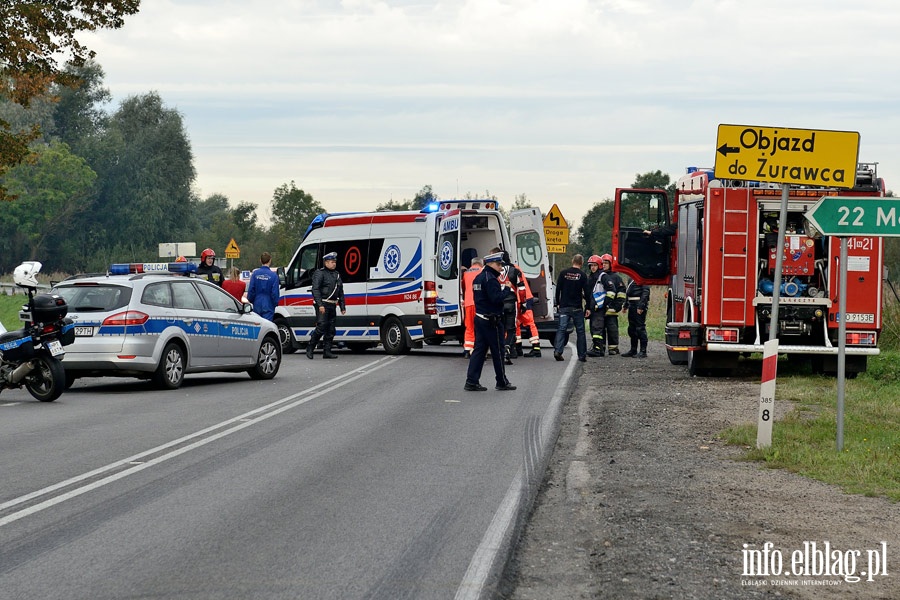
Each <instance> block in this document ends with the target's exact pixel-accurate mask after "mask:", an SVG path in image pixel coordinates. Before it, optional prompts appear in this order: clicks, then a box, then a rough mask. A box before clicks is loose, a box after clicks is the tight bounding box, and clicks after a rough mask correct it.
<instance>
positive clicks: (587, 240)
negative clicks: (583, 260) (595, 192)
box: [573, 198, 615, 257]
mask: <svg viewBox="0 0 900 600" xmlns="http://www.w3.org/2000/svg"><path fill="white" fill-rule="evenodd" d="M614 207H615V203H614V202H613V201H612V200H611V199H609V198H607V199H606V200H603V201H602V202H596V203H594V205H593V206H591V208H590V209H589V210H588V211H587V213H586V214H585V215H584V218H582V219H581V224H580V225H579V226H578V229H576V230H575V236H574V237H575V244H574V248H573V250H574V252H573V254H576V253H580V254H583V255H584V256H585V257H588V256H590V255H591V254H604V253H606V252H610V251H611V250H612V228H613V208H614Z"/></svg>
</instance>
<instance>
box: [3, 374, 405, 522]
mask: <svg viewBox="0 0 900 600" xmlns="http://www.w3.org/2000/svg"><path fill="white" fill-rule="evenodd" d="M397 360H400V358H398V357H385V358H380V359H378V360H376V361H375V362H373V363H369V364H367V365H365V366H363V367H360V368H358V369H354V370H353V371H349V372H347V373H343V374H341V375H339V376H338V377H334V378H333V379H329V380H328V381H324V382H322V383H320V384H318V385H315V386H313V387H311V388H309V389H308V390H303V391H301V392H297V393H296V394H291V395H290V396H286V397H284V398H282V399H280V400H276V401H275V402H272V403H271V404H267V405H265V406H261V407H259V408H256V409H254V410H251V411H249V412H247V413H244V414H242V415H238V416H237V417H234V418H231V419H228V420H226V421H222V422H221V423H217V424H216V425H212V426H211V427H207V428H205V429H201V430H200V431H197V432H194V433H192V434H190V435H186V436H184V437H181V438H179V439H177V440H173V441H171V442H168V443H166V444H163V445H161V446H157V447H156V448H152V449H150V450H147V451H145V452H141V453H140V454H135V455H134V456H129V457H128V458H125V459H122V460H119V461H116V462H114V463H110V464H108V465H106V466H103V467H100V468H98V469H94V470H93V471H89V472H87V473H82V474H81V475H77V476H75V477H72V478H70V479H66V480H65V481H61V482H59V483H55V484H53V485H51V486H48V487H45V488H43V489H40V490H37V491H34V492H31V493H30V494H25V495H24V496H19V497H18V498H13V499H12V500H8V501H6V502H4V503H2V504H0V511H2V510H6V509H7V508H10V507H13V506H16V505H19V504H22V503H24V502H28V501H29V500H33V499H35V498H38V497H40V496H44V495H46V494H49V493H51V492H55V491H56V490H59V489H61V488H64V487H67V486H70V485H72V484H74V483H78V482H79V481H83V480H85V479H90V478H91V477H95V476H97V475H100V474H102V473H105V472H107V471H111V470H113V469H117V468H120V467H122V466H124V465H133V466H131V467H130V468H128V469H125V470H124V471H120V472H118V473H114V474H112V475H109V476H107V477H104V478H103V479H99V480H97V481H94V482H93V483H89V484H86V485H84V486H82V487H79V488H76V489H73V490H71V491H68V492H66V493H64V494H60V495H59V496H54V497H52V498H48V499H47V500H44V501H43V502H39V503H38V504H35V505H33V506H29V507H28V508H24V509H22V510H19V511H17V512H14V513H10V514H9V515H7V516H5V517H2V518H0V527H3V526H4V525H8V524H9V523H13V522H15V521H18V520H19V519H22V518H24V517H27V516H29V515H32V514H34V513H37V512H40V511H42V510H44V509H47V508H50V507H51V506H55V505H57V504H60V503H62V502H65V501H66V500H70V499H72V498H75V497H77V496H80V495H82V494H85V493H87V492H90V491H91V490H95V489H97V488H100V487H103V486H105V485H108V484H110V483H113V482H114V481H118V480H119V479H123V478H124V477H128V476H129V475H134V474H135V473H138V472H140V471H143V470H144V469H147V468H150V467H152V466H154V465H157V464H160V463H163V462H165V461H167V460H169V459H172V458H175V457H176V456H180V455H182V454H185V453H187V452H190V451H191V450H195V449H197V448H200V447H201V446H205V445H206V444H209V443H210V442H213V441H215V440H218V439H220V438H223V437H225V436H228V435H231V434H232V433H236V432H238V431H240V430H242V429H245V428H247V427H249V426H251V425H253V424H255V423H260V422H262V421H264V420H266V419H268V418H270V417H274V416H275V415H278V414H280V413H282V412H285V411H287V410H290V409H292V408H295V407H297V406H300V405H301V404H305V403H307V402H309V401H310V400H314V399H316V398H318V397H319V396H322V395H324V394H326V393H328V392H330V391H332V390H334V389H335V388H339V387H343V386H345V385H347V384H349V383H352V382H353V381H356V380H357V379H359V378H361V377H364V376H365V375H367V374H368V373H371V372H372V371H375V370H377V369H380V368H382V367H384V366H386V365H388V364H391V363H392V362H395V361H397ZM314 390H318V391H315V393H312V392H313V391H314ZM296 398H300V399H299V400H297V401H296V402H291V400H294V399H296ZM288 402H291V403H290V404H287V403H288ZM276 407H277V408H276ZM273 409H274V410H273ZM267 411H268V412H267ZM250 416H255V418H252V419H250V420H248V417H250ZM235 423H240V424H238V425H234V426H233V427H231V428H230V429H225V430H224V431H220V432H219V433H216V434H214V435H210V436H208V437H202V436H205V435H206V434H208V433H210V432H212V431H215V430H217V429H222V428H223V427H228V426H230V425H233V424H235ZM201 437H202V439H199V440H198V441H196V442H194V443H192V444H189V445H187V446H182V447H180V448H177V449H175V450H172V451H171V452H169V453H167V454H163V455H160V456H157V457H156V458H153V459H150V460H148V461H146V462H142V461H140V460H139V459H141V458H144V457H146V456H151V455H153V454H157V453H159V452H160V451H162V450H166V449H167V448H171V447H173V446H178V445H180V444H182V443H184V442H186V441H189V440H192V439H194V438H201Z"/></svg>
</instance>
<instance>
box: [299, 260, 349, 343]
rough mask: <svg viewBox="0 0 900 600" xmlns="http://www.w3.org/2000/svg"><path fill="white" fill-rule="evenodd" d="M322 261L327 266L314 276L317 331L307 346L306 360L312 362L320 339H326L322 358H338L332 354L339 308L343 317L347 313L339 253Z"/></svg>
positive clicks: (313, 288) (313, 289) (313, 293)
mask: <svg viewBox="0 0 900 600" xmlns="http://www.w3.org/2000/svg"><path fill="white" fill-rule="evenodd" d="M322 260H323V261H324V263H325V266H324V267H322V268H321V269H319V270H317V271H316V272H315V273H313V276H312V295H313V304H314V305H315V309H316V330H315V331H313V333H312V335H311V336H309V344H308V345H307V346H306V358H308V359H310V360H312V358H313V352H315V350H316V344H318V343H319V340H320V339H324V344H323V353H322V358H337V355H336V354H333V353H332V352H331V344H332V342H333V341H334V322H335V320H337V308H338V307H339V306H340V307H341V314H342V315H343V314H346V313H347V308H346V306H345V305H344V284H343V283H342V282H341V274H340V273H338V272H337V252H329V253H328V254H326V255H325V256H324V257H322Z"/></svg>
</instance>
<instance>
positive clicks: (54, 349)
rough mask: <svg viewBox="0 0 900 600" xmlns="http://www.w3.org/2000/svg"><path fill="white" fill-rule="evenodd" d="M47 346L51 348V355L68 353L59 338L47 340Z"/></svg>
mask: <svg viewBox="0 0 900 600" xmlns="http://www.w3.org/2000/svg"><path fill="white" fill-rule="evenodd" d="M47 348H48V349H49V350H50V356H59V355H60V354H65V353H66V351H65V350H63V347H62V344H60V343H59V340H52V341H50V342H47Z"/></svg>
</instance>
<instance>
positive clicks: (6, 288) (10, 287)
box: [0, 283, 50, 296]
mask: <svg viewBox="0 0 900 600" xmlns="http://www.w3.org/2000/svg"><path fill="white" fill-rule="evenodd" d="M49 289H50V286H49V285H47V284H46V283H39V284H38V290H42V291H46V290H49ZM0 294H2V295H3V296H15V295H16V294H22V295H25V290H24V289H23V288H20V287H19V286H17V285H16V284H14V283H0Z"/></svg>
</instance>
